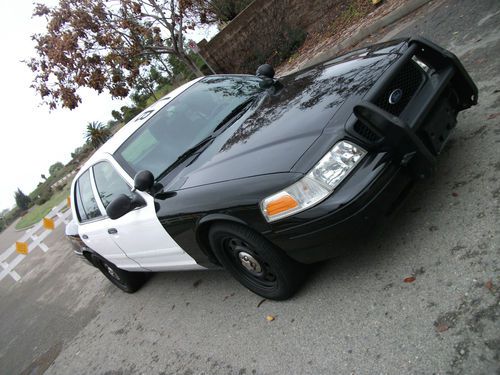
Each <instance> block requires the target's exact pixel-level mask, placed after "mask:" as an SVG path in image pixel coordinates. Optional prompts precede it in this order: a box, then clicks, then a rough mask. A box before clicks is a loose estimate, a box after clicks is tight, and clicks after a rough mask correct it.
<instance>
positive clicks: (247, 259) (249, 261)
mask: <svg viewBox="0 0 500 375" xmlns="http://www.w3.org/2000/svg"><path fill="white" fill-rule="evenodd" d="M238 257H239V258H240V262H241V265H242V266H243V267H245V268H246V269H247V270H249V271H250V272H252V273H255V274H260V273H262V267H261V266H260V264H259V262H257V260H256V259H255V258H254V257H253V256H251V255H250V254H248V253H246V252H244V251H241V252H240V253H239V254H238Z"/></svg>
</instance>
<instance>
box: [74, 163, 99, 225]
mask: <svg viewBox="0 0 500 375" xmlns="http://www.w3.org/2000/svg"><path fill="white" fill-rule="evenodd" d="M75 198H76V199H75V201H76V207H75V208H76V212H77V214H78V220H79V221H80V222H82V221H86V220H91V219H95V218H97V217H99V216H101V212H100V211H99V207H98V206H97V202H96V200H95V197H94V193H93V192H92V186H91V185H90V172H89V171H86V172H85V173H83V174H82V175H81V176H80V178H79V179H78V181H77V182H76V185H75Z"/></svg>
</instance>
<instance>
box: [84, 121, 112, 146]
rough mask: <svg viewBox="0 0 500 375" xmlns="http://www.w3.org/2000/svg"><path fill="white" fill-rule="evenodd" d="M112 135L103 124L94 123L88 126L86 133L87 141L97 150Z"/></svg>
mask: <svg viewBox="0 0 500 375" xmlns="http://www.w3.org/2000/svg"><path fill="white" fill-rule="evenodd" d="M110 135H111V132H110V131H109V129H108V128H106V127H105V126H104V125H103V123H102V122H98V121H92V122H89V123H88V124H87V131H86V132H85V139H86V141H87V142H88V143H90V144H92V146H94V147H95V148H97V147H99V146H100V145H102V144H104V142H106V141H107V140H108V138H109V136H110Z"/></svg>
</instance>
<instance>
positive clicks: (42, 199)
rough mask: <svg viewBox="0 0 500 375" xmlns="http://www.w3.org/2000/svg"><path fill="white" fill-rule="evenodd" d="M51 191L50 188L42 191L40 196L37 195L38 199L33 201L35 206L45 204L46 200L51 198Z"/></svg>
mask: <svg viewBox="0 0 500 375" xmlns="http://www.w3.org/2000/svg"><path fill="white" fill-rule="evenodd" d="M52 194H53V192H52V189H51V188H50V187H48V188H46V189H44V190H42V191H41V192H40V194H39V195H38V197H37V198H36V199H35V204H37V205H38V206H41V205H42V204H44V203H45V202H47V201H48V200H50V198H52Z"/></svg>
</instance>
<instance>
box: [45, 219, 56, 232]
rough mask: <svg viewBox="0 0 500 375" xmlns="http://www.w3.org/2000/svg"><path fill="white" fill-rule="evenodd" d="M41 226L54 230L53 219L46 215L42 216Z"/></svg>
mask: <svg viewBox="0 0 500 375" xmlns="http://www.w3.org/2000/svg"><path fill="white" fill-rule="evenodd" d="M43 227H44V228H45V229H49V230H54V228H55V225H54V220H52V219H49V218H48V217H44V218H43Z"/></svg>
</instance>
